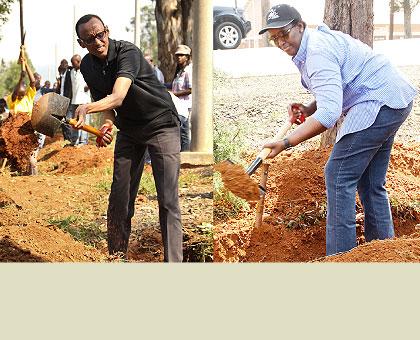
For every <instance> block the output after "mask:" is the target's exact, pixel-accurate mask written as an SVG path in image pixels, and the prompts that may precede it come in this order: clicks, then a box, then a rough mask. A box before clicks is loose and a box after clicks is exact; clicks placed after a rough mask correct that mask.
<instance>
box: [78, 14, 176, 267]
mask: <svg viewBox="0 0 420 340" xmlns="http://www.w3.org/2000/svg"><path fill="white" fill-rule="evenodd" d="M76 33H77V36H78V37H79V39H78V41H79V44H80V46H81V47H83V48H86V49H87V50H88V51H89V53H88V54H87V55H86V56H85V57H84V58H83V60H82V64H81V66H80V70H81V72H82V74H83V77H84V79H85V81H86V83H87V85H88V86H89V88H90V91H91V94H92V97H93V99H94V102H92V103H89V104H85V105H80V106H79V107H78V108H77V110H76V116H77V117H78V126H81V125H82V124H83V122H84V117H85V116H86V114H89V113H93V112H103V114H104V118H105V123H104V125H103V126H102V128H101V130H102V131H103V132H105V137H104V138H103V139H102V140H99V144H102V145H106V144H107V143H108V142H109V141H110V140H109V138H108V137H109V131H110V129H112V125H113V122H114V111H113V110H115V112H116V117H115V125H116V126H117V127H118V129H119V131H118V134H117V139H116V144H115V151H114V175H113V182H112V186H111V194H110V196H109V206H108V216H107V218H108V219H107V228H108V250H109V253H110V254H116V253H122V254H124V256H126V253H127V248H128V240H129V236H130V232H131V218H132V217H133V215H134V203H135V199H136V196H137V191H138V188H139V183H140V178H141V174H142V171H143V165H144V151H145V149H146V147H147V148H148V149H149V152H150V156H151V160H152V169H153V176H154V178H155V183H156V191H157V198H158V202H159V222H160V227H161V231H162V239H163V244H164V260H165V262H182V227H181V212H180V208H179V200H178V176H179V167H180V141H179V138H180V137H179V135H180V134H179V119H178V114H177V111H176V108H175V106H174V104H173V102H172V99H171V97H170V94H169V93H168V91H167V90H166V88H165V87H164V86H163V85H162V84H161V83H160V82H159V81H158V80H157V78H156V76H155V74H154V71H153V69H152V67H151V66H150V65H149V63H148V62H147V61H146V59H145V58H144V57H143V55H142V53H141V52H140V50H139V49H138V48H137V47H136V46H135V45H133V44H132V43H129V42H126V41H116V40H113V39H110V38H109V36H108V34H109V31H108V28H107V27H106V26H105V25H104V23H103V21H102V20H101V19H100V18H99V17H98V16H96V15H91V14H89V15H85V16H83V17H81V18H80V19H79V20H78V22H77V23H76Z"/></svg>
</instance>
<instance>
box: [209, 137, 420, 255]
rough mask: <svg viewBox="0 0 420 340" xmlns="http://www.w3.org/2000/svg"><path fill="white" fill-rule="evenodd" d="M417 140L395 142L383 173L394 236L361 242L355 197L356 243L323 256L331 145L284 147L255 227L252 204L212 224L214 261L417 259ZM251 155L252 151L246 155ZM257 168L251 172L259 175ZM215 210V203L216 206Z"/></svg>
mask: <svg viewBox="0 0 420 340" xmlns="http://www.w3.org/2000/svg"><path fill="white" fill-rule="evenodd" d="M419 147H420V145H419V143H417V144H411V145H405V146H403V145H402V144H398V143H397V144H395V145H394V149H393V152H392V156H391V162H390V167H389V171H388V176H387V185H386V186H387V189H388V192H389V197H390V200H391V206H392V211H393V218H394V224H395V233H396V238H395V239H394V240H387V241H375V242H370V243H365V239H364V236H363V210H362V207H361V204H360V202H359V201H357V207H356V212H357V235H358V244H359V246H358V247H357V248H355V249H354V250H352V251H350V252H348V253H346V254H343V255H339V256H334V257H328V258H325V223H326V222H325V218H326V196H325V184H324V177H323V171H324V166H325V163H326V161H327V159H328V156H329V153H330V151H331V150H330V149H324V150H315V149H314V150H309V151H303V152H292V151H289V152H285V153H284V154H283V155H280V156H279V157H278V159H275V160H274V161H272V162H271V165H270V168H269V177H268V183H267V195H266V200H265V207H264V220H263V225H262V226H261V227H260V228H254V226H253V224H254V221H255V208H252V209H250V211H248V212H243V213H242V215H241V217H240V218H236V219H231V220H219V221H216V224H215V246H214V247H215V254H214V259H215V261H216V262H238V261H240V262H311V261H329V262H332V261H333V262H353V261H355V262H358V261H361V262H420V256H419V252H418V245H419V244H420V239H419V238H418V237H419V236H418V230H419V229H420V213H419V211H420V176H419V173H420V152H419ZM250 159H252V157H251V158H250ZM259 176H260V173H257V174H256V175H255V176H254V177H253V178H254V180H255V181H258V178H259ZM215 209H216V210H217V206H215Z"/></svg>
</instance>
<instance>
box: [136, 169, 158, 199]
mask: <svg viewBox="0 0 420 340" xmlns="http://www.w3.org/2000/svg"><path fill="white" fill-rule="evenodd" d="M139 193H140V194H143V195H146V196H150V195H156V187H155V180H154V178H153V174H152V173H150V172H146V171H143V175H142V176H141V181H140V189H139Z"/></svg>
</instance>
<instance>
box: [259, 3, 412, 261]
mask: <svg viewBox="0 0 420 340" xmlns="http://www.w3.org/2000/svg"><path fill="white" fill-rule="evenodd" d="M266 23H267V25H266V27H265V28H263V29H262V30H261V31H260V34H263V33H264V32H266V31H268V33H269V37H270V40H271V41H272V42H273V43H274V44H275V45H276V46H277V47H278V48H280V49H281V50H283V51H284V52H286V53H287V54H288V55H290V56H291V57H292V60H293V62H294V63H295V65H296V66H297V68H298V69H299V72H300V73H301V82H302V84H303V85H304V87H305V88H306V89H308V90H309V91H310V92H311V93H312V94H313V95H314V97H315V101H313V102H311V103H309V104H307V105H304V104H302V103H292V104H291V105H289V108H288V111H289V116H290V121H291V122H295V121H296V120H297V119H299V117H300V116H301V115H305V116H307V117H309V118H308V119H307V120H306V121H305V122H304V123H303V124H301V125H300V126H299V127H298V128H296V129H295V130H294V131H293V132H292V133H290V134H289V136H288V137H287V138H285V139H284V140H283V141H281V142H278V143H270V144H266V145H265V146H264V147H270V148H272V151H271V153H270V155H269V157H275V156H276V155H277V154H278V153H279V152H281V151H283V150H285V149H287V148H289V147H291V146H295V145H297V144H299V143H301V142H303V141H304V140H307V139H309V138H311V137H313V136H316V135H318V134H320V133H322V132H324V131H325V130H326V129H328V128H331V127H333V126H334V124H335V123H336V121H337V120H338V119H339V118H340V116H341V114H342V112H343V113H344V116H345V118H344V121H343V124H342V126H341V128H340V130H339V131H338V133H337V138H336V143H335V145H334V148H333V150H332V153H331V155H330V158H329V160H328V162H327V164H326V167H325V183H326V188H327V229H326V253H327V255H333V254H336V253H340V252H344V251H348V250H350V249H352V248H353V247H355V246H356V245H357V243H356V211H355V206H356V191H358V193H359V196H360V199H361V202H362V204H363V208H364V213H365V238H366V240H367V241H371V240H374V239H386V238H392V237H393V236H394V227H393V222H392V216H391V209H390V205H389V200H388V195H387V192H386V189H385V177H386V172H387V169H388V163H389V159H390V154H391V149H392V144H393V141H394V137H395V133H396V132H397V130H398V128H399V127H400V126H401V124H402V123H403V122H404V120H405V119H406V118H407V116H408V114H409V113H410V111H411V107H412V104H413V99H414V97H415V96H416V93H417V91H416V90H415V88H414V87H413V86H412V85H411V84H410V83H409V82H408V81H407V80H406V79H405V78H404V77H403V76H402V75H401V74H399V72H398V71H397V70H396V69H395V68H394V67H393V66H391V64H390V62H389V61H388V60H387V59H386V58H385V57H384V56H383V55H377V54H375V53H374V52H373V51H372V49H371V48H370V47H369V46H367V45H365V44H363V43H362V42H360V41H359V40H356V39H354V38H352V37H351V36H349V35H347V34H344V33H342V32H339V31H332V30H330V29H329V28H328V27H327V26H326V25H325V24H322V25H320V26H318V27H317V28H316V29H309V28H307V27H306V24H305V22H304V21H302V18H301V16H300V14H299V12H298V11H297V10H296V9H295V8H293V7H291V6H289V5H285V4H283V5H277V6H274V7H272V8H271V10H270V11H269V13H268V14H267V18H266Z"/></svg>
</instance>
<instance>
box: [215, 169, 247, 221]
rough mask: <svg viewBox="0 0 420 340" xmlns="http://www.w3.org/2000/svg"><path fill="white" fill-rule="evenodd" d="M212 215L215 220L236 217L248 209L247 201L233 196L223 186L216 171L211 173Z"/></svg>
mask: <svg viewBox="0 0 420 340" xmlns="http://www.w3.org/2000/svg"><path fill="white" fill-rule="evenodd" d="M213 190H214V191H213V217H214V220H215V221H224V220H226V219H229V218H237V217H239V216H240V214H242V213H244V212H246V211H249V208H250V207H249V203H248V202H247V201H246V200H244V199H242V198H239V197H238V196H235V195H234V194H232V193H231V192H230V191H229V190H227V189H226V188H225V187H224V186H223V182H222V177H221V176H220V174H219V173H218V172H215V173H214V175H213Z"/></svg>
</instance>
